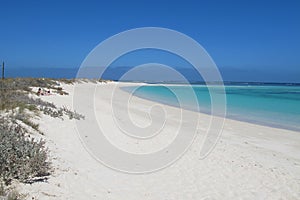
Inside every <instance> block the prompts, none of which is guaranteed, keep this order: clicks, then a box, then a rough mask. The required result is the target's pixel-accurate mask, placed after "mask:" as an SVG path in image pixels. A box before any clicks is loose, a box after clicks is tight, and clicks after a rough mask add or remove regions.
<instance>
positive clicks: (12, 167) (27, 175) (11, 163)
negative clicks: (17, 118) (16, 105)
mask: <svg viewBox="0 0 300 200" xmlns="http://www.w3.org/2000/svg"><path fill="white" fill-rule="evenodd" d="M0 141H1V143H0V155H1V157H0V177H1V178H2V179H3V181H4V182H5V184H9V183H10V182H11V181H12V180H13V179H17V180H19V181H21V182H25V181H28V180H30V179H32V178H34V177H41V176H46V175H49V172H48V171H49V166H50V165H49V162H48V161H47V150H46V148H45V146H44V141H42V140H40V141H35V140H34V139H33V138H30V137H28V136H26V134H25V132H24V129H22V127H20V125H8V124H6V125H3V124H2V125H1V126H0Z"/></svg>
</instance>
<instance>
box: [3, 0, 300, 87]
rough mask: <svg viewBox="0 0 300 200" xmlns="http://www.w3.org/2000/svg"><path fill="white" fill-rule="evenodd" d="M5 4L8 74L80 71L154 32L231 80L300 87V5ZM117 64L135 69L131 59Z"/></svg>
mask: <svg viewBox="0 0 300 200" xmlns="http://www.w3.org/2000/svg"><path fill="white" fill-rule="evenodd" d="M0 4H1V11H0V25H1V27H0V60H4V61H5V62H6V65H7V66H9V67H15V68H19V67H27V68H31V67H44V68H49V67H51V68H52V67H57V68H77V67H79V66H80V64H81V62H82V61H83V59H84V58H85V56H86V55H87V54H88V53H89V52H90V51H91V50H92V49H93V48H94V47H95V46H96V45H97V44H99V43H100V42H101V41H103V40H105V39H107V38H108V37H110V36H112V35H114V34H117V33H119V32H122V31H125V30H128V29H132V28H138V27H147V26H155V27H165V28H170V29H174V30H177V31H180V32H182V33H184V34H186V35H188V36H190V37H192V38H194V39H195V40H196V41H198V42H199V43H200V44H201V45H202V46H203V47H204V48H205V49H206V50H207V51H208V53H209V54H210V55H211V56H212V58H213V59H214V61H215V62H216V64H217V65H218V67H219V68H220V69H221V70H223V71H225V72H224V73H225V74H227V75H226V77H227V79H233V80H238V79H237V76H242V77H243V78H244V79H247V81H251V80H257V81H259V80H261V79H263V78H264V77H265V76H268V81H286V82H288V81H290V82H300V56H299V54H300V38H299V35H300V25H299V24H300V23H299V19H300V12H299V10H300V1H296V0H295V1H276V0H275V1H267V0H266V1H188V0H186V1H156V0H152V1H141V0H139V1H103V2H102V1H58V0H52V1H30V0H29V1H14V0H4V1H3V0H1V1H0ZM154 55H155V54H154ZM139 59H140V62H146V61H149V60H143V59H142V58H139ZM118 63H120V64H121V65H122V64H124V65H131V64H135V63H130V59H127V60H124V63H122V62H118ZM257 77H260V78H257ZM261 81H262V80H261Z"/></svg>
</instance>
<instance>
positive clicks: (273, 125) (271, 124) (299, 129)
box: [120, 82, 300, 132]
mask: <svg viewBox="0 0 300 200" xmlns="http://www.w3.org/2000/svg"><path fill="white" fill-rule="evenodd" d="M124 83H125V84H126V83H127V82H124ZM134 84H135V85H139V86H140V85H143V86H160V85H164V84H163V83H158V84H147V83H134ZM167 85H171V86H182V85H177V84H167ZM193 86H194V85H193ZM199 86H200V85H199ZM203 86H204V85H203ZM230 86H232V87H239V86H237V85H230ZM255 86H256V85H255ZM126 87H127V86H125V87H120V89H121V90H123V91H125V92H127V93H129V91H127V90H126ZM288 87H290V86H288ZM292 87H293V86H292ZM133 95H134V96H136V97H139V98H141V99H146V100H149V101H153V102H157V103H161V104H164V105H168V106H172V107H176V108H181V109H185V110H189V111H194V112H199V113H202V114H206V115H208V116H210V115H211V113H210V112H209V111H201V109H200V111H197V110H195V109H193V108H190V107H187V106H186V107H179V106H178V105H174V104H172V103H167V102H166V101H164V100H160V99H154V98H153V97H147V96H143V95H136V94H133ZM202 110H203V109H202ZM215 116H216V117H220V115H215ZM225 118H226V119H231V120H236V121H239V122H246V123H250V124H256V125H261V126H267V127H270V128H278V129H283V130H289V131H295V132H300V127H294V126H293V127H291V125H290V126H289V125H284V124H278V123H277V124H276V122H267V121H261V120H260V119H255V118H252V119H247V118H243V115H241V114H240V115H238V116H234V115H233V114H231V115H228V113H226V116H225Z"/></svg>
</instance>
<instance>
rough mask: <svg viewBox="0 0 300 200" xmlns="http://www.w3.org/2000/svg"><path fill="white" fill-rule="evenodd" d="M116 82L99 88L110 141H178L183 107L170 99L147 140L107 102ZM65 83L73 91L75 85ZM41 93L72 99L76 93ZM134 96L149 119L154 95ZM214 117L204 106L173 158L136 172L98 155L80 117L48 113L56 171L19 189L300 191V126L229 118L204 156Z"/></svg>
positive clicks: (85, 193)
mask: <svg viewBox="0 0 300 200" xmlns="http://www.w3.org/2000/svg"><path fill="white" fill-rule="evenodd" d="M122 85H124V84H122ZM93 86H94V85H93V84H92V83H86V84H82V85H81V87H83V88H84V87H86V88H90V87H93ZM114 86H115V83H108V84H98V86H97V90H96V93H95V97H96V98H97V102H96V104H95V107H96V113H97V117H99V120H105V123H106V127H108V129H110V134H109V135H108V136H107V137H108V139H109V140H110V141H111V142H112V143H114V144H115V145H118V146H119V147H120V148H124V149H126V150H128V151H130V152H152V151H155V150H156V149H157V148H162V147H163V145H165V144H166V143H168V142H170V141H172V137H174V135H173V132H174V131H173V128H174V127H176V124H177V121H176V120H177V119H176V118H174V116H173V114H174V115H176V113H178V112H177V111H178V108H173V107H168V106H167V107H166V109H167V111H168V112H169V113H170V114H169V115H167V116H168V119H169V122H168V124H167V126H166V130H165V134H163V136H157V137H155V138H153V139H151V141H149V142H148V143H147V142H146V141H139V140H137V139H136V140H134V139H132V138H128V137H127V136H124V134H120V133H119V132H118V129H116V127H115V124H114V121H112V120H111V110H110V109H109V108H110V107H109V105H110V94H111V91H112V88H114ZM64 88H65V89H66V90H67V91H69V92H70V93H71V94H72V92H73V86H71V85H64ZM82 92H83V94H82V95H83V96H84V90H82ZM119 94H120V95H119V96H118V100H117V101H116V105H117V106H120V107H119V109H122V105H124V99H126V98H125V95H126V94H125V92H124V94H123V93H122V92H121V91H119ZM122 95H124V99H122ZM42 98H43V99H44V100H47V101H50V102H53V103H55V104H56V105H58V106H67V107H69V108H71V107H72V95H69V96H58V95H53V96H45V97H42ZM134 102H135V103H134V104H132V105H131V109H132V110H133V111H132V113H133V115H134V116H133V118H134V119H135V120H136V123H138V124H139V123H140V124H142V123H144V122H149V118H148V117H149V116H147V115H146V114H145V113H146V112H145V111H147V110H148V108H149V107H147V105H152V104H153V103H152V102H150V101H147V100H143V99H139V98H135V99H134ZM84 106H85V105H84V104H83V107H84ZM123 109H124V108H123ZM88 118H89V116H87V119H88ZM208 118H209V117H208V116H207V115H203V114H200V119H201V122H200V124H199V127H198V130H199V132H198V137H197V139H196V141H195V142H194V144H193V145H192V146H191V148H190V149H189V150H188V151H187V152H186V153H185V154H184V156H183V157H182V158H181V159H179V160H178V161H177V162H175V163H174V164H173V165H172V166H170V167H168V168H166V169H163V170H160V171H157V172H155V173H150V174H144V175H132V174H126V173H121V172H117V171H114V170H112V169H110V168H108V167H106V166H104V165H103V164H101V163H99V162H98V161H96V160H95V159H94V158H93V157H92V156H91V155H90V154H89V153H88V152H87V151H86V150H85V148H84V147H83V145H82V143H81V140H80V138H79V136H78V134H77V129H76V124H75V122H74V120H72V121H70V120H64V121H62V120H60V119H53V118H50V117H49V116H42V118H41V119H40V121H39V123H40V127H41V130H42V131H44V132H45V139H46V141H47V146H48V147H49V150H50V154H51V155H50V156H51V157H52V159H53V167H54V172H53V175H52V176H51V177H50V178H49V180H48V183H34V184H32V185H24V186H22V188H21V191H22V192H25V193H26V192H28V193H29V195H28V199H32V198H34V199H35V198H37V199H72V200H76V199H83V200H86V199H122V200H123V199H136V200H140V199H165V200H169V199H300V133H299V132H292V131H287V130H281V129H275V128H270V127H264V126H259V125H253V124H249V123H244V122H238V121H233V120H226V123H225V127H224V130H223V133H222V136H221V139H220V140H219V142H218V143H217V145H216V147H215V149H214V150H213V151H212V153H211V154H210V155H209V156H208V157H206V158H205V159H203V160H201V159H199V146H200V142H201V139H202V133H203V131H204V130H205V129H207V123H208ZM88 131H89V130H87V132H88Z"/></svg>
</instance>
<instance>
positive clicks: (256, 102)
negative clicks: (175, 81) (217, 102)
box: [123, 85, 300, 131]
mask: <svg viewBox="0 0 300 200" xmlns="http://www.w3.org/2000/svg"><path fill="white" fill-rule="evenodd" d="M188 87H189V86H184V85H177V86H175V85H168V87H164V86H158V85H153V86H152V85H150V86H142V87H138V88H136V87H124V88H123V89H124V90H126V91H127V92H132V91H134V93H133V94H134V95H136V96H139V97H141V98H146V99H150V100H152V101H157V102H160V103H164V104H168V105H172V106H177V107H179V106H180V107H183V108H185V109H191V110H196V111H200V112H203V113H211V112H210V111H211V98H210V93H209V90H208V87H207V86H205V85H193V86H192V89H193V91H194V92H195V94H196V98H197V101H198V102H197V103H194V101H191V95H190V94H188V92H187V91H188V90H189V89H188ZM209 87H219V86H209ZM225 91H226V101H227V105H226V106H227V107H226V109H227V113H226V116H227V118H231V119H237V120H240V121H247V122H251V123H257V124H261V125H267V126H272V127H277V128H283V129H289V130H296V131H300V86H288V85H227V86H225ZM212 92H215V93H219V90H212ZM174 94H176V95H177V97H176V96H175V95H174ZM218 95H221V94H216V96H217V97H218ZM178 98H180V99H178ZM179 102H180V105H179ZM197 104H198V105H197Z"/></svg>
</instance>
